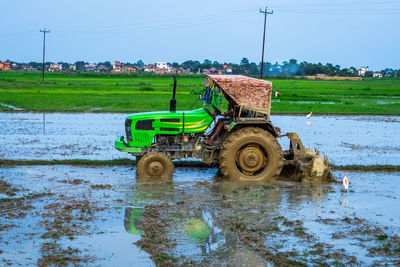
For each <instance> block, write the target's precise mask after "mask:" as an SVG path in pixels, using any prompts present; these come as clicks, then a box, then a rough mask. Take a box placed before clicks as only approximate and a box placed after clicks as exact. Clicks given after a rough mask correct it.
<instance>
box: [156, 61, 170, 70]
mask: <svg viewBox="0 0 400 267" xmlns="http://www.w3.org/2000/svg"><path fill="white" fill-rule="evenodd" d="M156 68H159V69H168V64H167V62H156Z"/></svg>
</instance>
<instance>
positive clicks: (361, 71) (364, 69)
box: [357, 67, 368, 76]
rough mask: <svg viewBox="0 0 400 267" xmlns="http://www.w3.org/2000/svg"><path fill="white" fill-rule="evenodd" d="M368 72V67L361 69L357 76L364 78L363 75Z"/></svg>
mask: <svg viewBox="0 0 400 267" xmlns="http://www.w3.org/2000/svg"><path fill="white" fill-rule="evenodd" d="M367 71H368V67H362V68H361V69H359V70H358V73H357V74H358V76H365V73H366V72H367Z"/></svg>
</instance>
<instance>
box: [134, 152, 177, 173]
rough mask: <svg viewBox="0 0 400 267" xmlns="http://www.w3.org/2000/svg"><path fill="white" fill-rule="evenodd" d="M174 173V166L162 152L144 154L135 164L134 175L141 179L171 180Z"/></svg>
mask: <svg viewBox="0 0 400 267" xmlns="http://www.w3.org/2000/svg"><path fill="white" fill-rule="evenodd" d="M173 173H174V164H173V163H172V161H171V159H170V158H169V157H168V156H167V155H165V154H164V153H162V152H150V153H147V154H145V155H144V156H143V157H141V158H140V160H139V161H138V163H137V166H136V175H137V177H138V178H143V179H161V180H171V179H172V174H173Z"/></svg>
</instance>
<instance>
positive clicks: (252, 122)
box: [227, 119, 281, 137]
mask: <svg viewBox="0 0 400 267" xmlns="http://www.w3.org/2000/svg"><path fill="white" fill-rule="evenodd" d="M243 127H259V128H262V129H264V130H266V131H268V132H269V133H270V134H272V135H273V136H274V137H278V136H279V135H280V132H281V130H280V129H279V128H278V127H274V126H273V125H272V122H271V121H269V120H265V119H243V120H237V121H234V122H232V123H231V124H230V125H229V127H228V129H227V131H228V132H232V131H236V130H238V129H241V128H243Z"/></svg>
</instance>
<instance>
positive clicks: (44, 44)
mask: <svg viewBox="0 0 400 267" xmlns="http://www.w3.org/2000/svg"><path fill="white" fill-rule="evenodd" d="M40 32H43V66H42V82H44V67H45V66H44V57H45V54H46V33H50V30H46V28H44V29H43V30H40Z"/></svg>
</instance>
